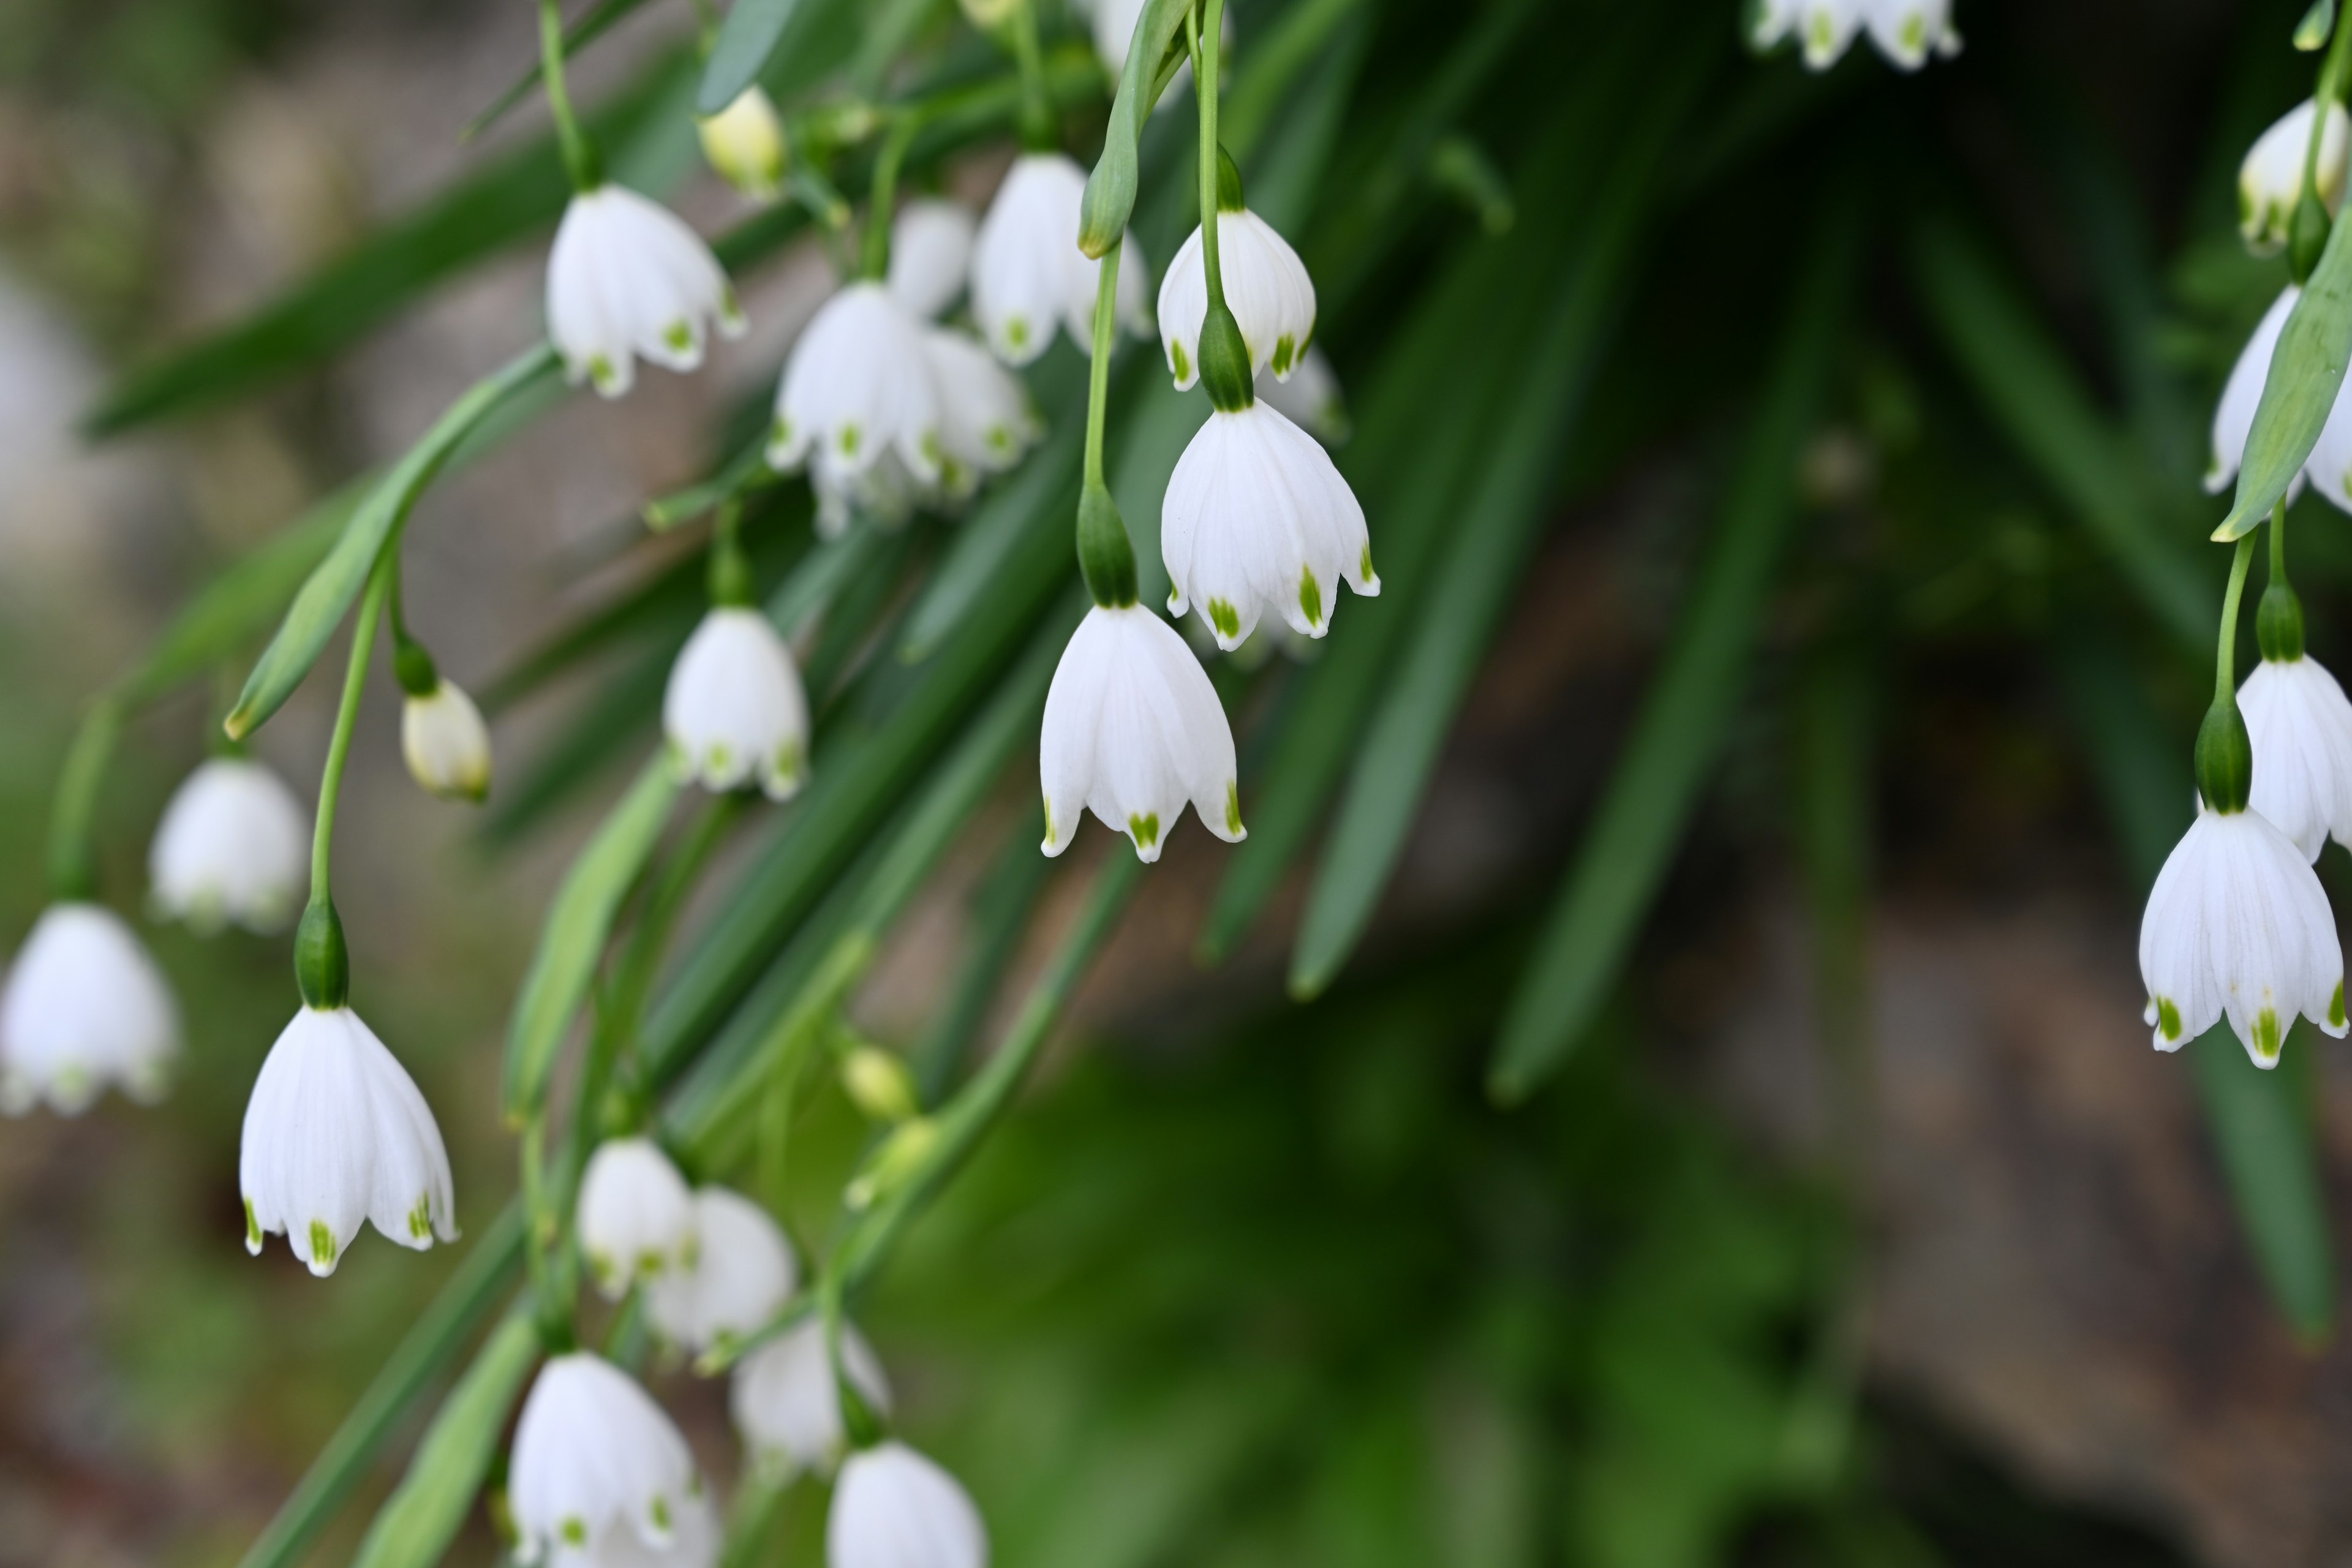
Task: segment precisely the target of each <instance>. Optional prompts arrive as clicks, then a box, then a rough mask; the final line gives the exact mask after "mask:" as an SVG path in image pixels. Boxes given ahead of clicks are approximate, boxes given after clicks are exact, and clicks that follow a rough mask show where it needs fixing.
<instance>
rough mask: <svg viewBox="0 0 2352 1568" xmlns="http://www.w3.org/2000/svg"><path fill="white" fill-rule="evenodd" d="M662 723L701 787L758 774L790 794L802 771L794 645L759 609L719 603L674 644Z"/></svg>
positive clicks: (801, 712)
mask: <svg viewBox="0 0 2352 1568" xmlns="http://www.w3.org/2000/svg"><path fill="white" fill-rule="evenodd" d="M662 729H663V731H665V732H666V733H667V735H668V737H669V745H670V752H671V754H672V756H673V757H674V758H675V759H676V761H677V765H678V767H679V769H680V770H681V771H682V772H683V773H685V775H686V776H687V777H688V778H691V779H696V780H698V781H700V783H701V784H702V786H703V787H704V788H705V789H711V790H719V791H726V790H731V789H740V788H742V787H743V786H745V785H747V784H751V783H752V782H753V781H754V780H757V781H758V783H759V785H760V787H761V789H762V790H764V791H765V792H766V793H767V795H768V797H769V798H770V799H771V800H785V799H789V798H790V797H791V796H792V795H794V794H795V793H797V792H798V791H799V789H800V787H801V784H802V783H803V781H804V780H805V779H806V778H807V776H808V729H809V717H808V697H807V695H806V694H805V693H804V692H803V690H802V689H801V673H800V669H799V667H798V666H796V665H794V664H793V650H792V649H791V648H789V647H785V646H784V639H783V638H782V637H779V636H777V635H776V628H775V626H773V625H772V624H771V623H770V621H769V620H768V617H767V616H763V615H761V613H760V612H759V611H757V610H754V609H751V608H748V607H746V606H743V605H713V606H712V607H711V609H710V610H709V612H708V613H707V614H705V615H704V616H703V617H702V624H701V625H700V626H697V627H695V628H694V635H693V636H692V637H688V639H687V641H686V647H683V648H681V649H680V650H678V656H677V663H676V664H674V665H672V666H671V667H670V672H669V686H668V689H667V690H666V691H664V692H663V694H662Z"/></svg>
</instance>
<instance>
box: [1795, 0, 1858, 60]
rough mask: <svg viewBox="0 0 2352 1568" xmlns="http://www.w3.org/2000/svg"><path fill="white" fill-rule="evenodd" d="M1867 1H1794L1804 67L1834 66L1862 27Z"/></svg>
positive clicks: (1798, 38)
mask: <svg viewBox="0 0 2352 1568" xmlns="http://www.w3.org/2000/svg"><path fill="white" fill-rule="evenodd" d="M1865 4H1867V0H1798V5H1797V43H1798V46H1799V47H1801V49H1802V50H1803V51H1804V56H1805V64H1806V65H1807V66H1808V67H1810V68H1811V69H1814V70H1827V69H1829V68H1830V67H1832V66H1833V65H1835V64H1837V62H1838V60H1839V58H1841V57H1843V55H1844V53H1845V51H1846V46H1847V45H1849V44H1851V43H1853V36H1854V34H1855V33H1856V32H1858V31H1860V30H1861V27H1862V13H1863V8H1864V5H1865Z"/></svg>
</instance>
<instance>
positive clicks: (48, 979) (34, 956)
mask: <svg viewBox="0 0 2352 1568" xmlns="http://www.w3.org/2000/svg"><path fill="white" fill-rule="evenodd" d="M179 1051H180V1013H179V1009H178V1007H176V1006H175V1005H173V1001H172V991H171V987H170V986H169V985H167V984H164V981H163V971H162V970H160V969H158V968H156V967H155V961H154V960H153V959H152V958H151V957H149V956H148V954H147V950H146V949H145V948H144V947H142V946H141V945H140V942H139V939H138V937H136V936H134V935H133V934H131V927H130V926H129V925H128V924H126V923H125V922H124V921H123V919H122V917H121V916H120V915H118V914H116V913H115V912H114V911H113V910H110V909H107V908H105V907H104V906H103V905H100V904H93V903H85V902H81V901H79V900H68V901H67V902H63V903H56V904H51V905H50V906H49V907H48V908H47V909H46V910H42V911H41V918H40V919H39V920H38V921H35V922H34V924H33V930H32V932H31V934H30V935H28V936H26V938H25V945H24V946H23V947H22V948H20V949H18V950H17V952H16V967H15V968H14V969H12V970H10V971H9V973H8V988H7V992H6V994H5V996H0V1110H5V1111H6V1112H7V1113H8V1114H9V1115H11V1116H17V1115H22V1114H23V1113H24V1112H25V1111H27V1110H31V1109H32V1108H33V1107H34V1106H35V1105H37V1104H38V1103H39V1102H41V1101H43V1100H47V1102H48V1104H49V1106H50V1108H51V1109H52V1110H57V1111H59V1112H61V1113H62V1114H64V1115H67V1116H78V1115H79V1114H80V1113H81V1112H82V1111H84V1110H88V1109H89V1106H90V1103H91V1102H92V1101H93V1100H97V1099H98V1097H99V1095H100V1093H102V1092H103V1091H104V1090H105V1089H106V1086H107V1085H109V1084H112V1085H114V1086H115V1087H117V1088H118V1089H121V1090H122V1092H123V1093H125V1094H127V1095H129V1096H130V1097H131V1099H133V1100H139V1101H142V1103H146V1102H152V1101H154V1100H160V1099H161V1098H163V1090H164V1089H165V1088H166V1087H167V1086H168V1084H169V1083H170V1081H171V1067H172V1059H173V1058H174V1057H176V1056H177V1055H179Z"/></svg>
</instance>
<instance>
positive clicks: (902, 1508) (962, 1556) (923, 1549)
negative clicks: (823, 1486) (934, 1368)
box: [824, 1441, 988, 1568]
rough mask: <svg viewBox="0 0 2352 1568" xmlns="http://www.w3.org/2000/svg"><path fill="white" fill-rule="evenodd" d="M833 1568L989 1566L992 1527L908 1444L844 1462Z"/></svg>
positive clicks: (836, 1496) (827, 1556)
mask: <svg viewBox="0 0 2352 1568" xmlns="http://www.w3.org/2000/svg"><path fill="white" fill-rule="evenodd" d="M824 1560H825V1564H826V1568H988V1529H987V1527H986V1526H985V1525H984V1524H982V1522H981V1518H980V1510H979V1509H978V1508H976V1507H974V1506H973V1504H972V1500H971V1494H969V1493H967V1492H966V1491H965V1490H964V1489H963V1487H962V1486H961V1484H960V1483H959V1482H958V1481H957V1480H956V1479H955V1478H954V1477H953V1476H951V1475H950V1474H948V1473H947V1471H945V1470H943V1469H941V1468H940V1467H939V1466H937V1465H935V1464H933V1463H932V1462H931V1461H930V1460H929V1459H927V1458H924V1457H923V1456H922V1455H920V1454H918V1453H917V1452H915V1450H914V1449H912V1448H909V1447H907V1445H905V1444H904V1443H899V1442H895V1441H893V1442H886V1443H878V1444H877V1445H876V1446H874V1447H871V1448H864V1449H860V1450H859V1451H858V1452H856V1453H855V1454H852V1455H850V1456H849V1458H847V1459H845V1460H844V1461H843V1462H842V1466H841V1477H840V1479H838V1480H836V1481H835V1482H834V1487H833V1510H832V1512H831V1513H830V1514H828V1515H827V1516H826V1518H825V1522H824Z"/></svg>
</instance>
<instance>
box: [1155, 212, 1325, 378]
mask: <svg viewBox="0 0 2352 1568" xmlns="http://www.w3.org/2000/svg"><path fill="white" fill-rule="evenodd" d="M1217 258H1218V262H1219V266H1220V268H1221V270H1222V272H1223V279H1224V285H1225V303H1226V305H1227V306H1228V307H1230V308H1231V309H1232V310H1233V312H1234V321H1235V322H1236V323H1237V324H1238V325H1239V326H1240V327H1241V330H1242V342H1244V344H1246V345H1248V348H1249V356H1250V374H1253V375H1255V374H1258V373H1260V372H1262V371H1266V370H1271V371H1273V372H1274V374H1275V375H1276V378H1277V379H1280V380H1287V379H1288V378H1289V376H1290V373H1291V372H1292V371H1293V370H1295V369H1297V365H1298V360H1299V356H1300V355H1302V354H1303V353H1306V352H1307V343H1308V342H1310V341H1312V339H1313V338H1314V336H1315V284H1314V282H1313V280H1312V279H1309V278H1308V277H1307V267H1306V264H1305V263H1303V262H1301V261H1300V260H1299V259H1298V253H1297V251H1295V250H1293V249H1291V248H1290V242H1289V241H1287V240H1286V239H1284V238H1283V237H1282V236H1281V235H1279V234H1276V232H1275V230H1274V226H1273V225H1272V224H1269V223H1267V222H1266V221H1265V219H1264V218H1262V217H1260V216H1257V215H1256V214H1255V213H1254V212H1251V211H1249V210H1248V209H1247V208H1246V207H1244V208H1241V209H1239V210H1235V211H1220V212H1219V213H1218V214H1217ZM1208 310H1209V279H1208V271H1207V267H1206V263H1205V260H1204V258H1202V254H1201V231H1200V229H1199V228H1198V227H1195V228H1194V229H1193V230H1192V234H1191V235H1190V236H1188V237H1186V239H1185V241H1184V243H1183V245H1182V247H1180V248H1179V249H1178V250H1177V252H1176V259H1175V260H1173V261H1171V262H1170V263H1169V264H1168V275H1167V276H1166V277H1165V278H1162V279H1160V345H1161V347H1162V348H1163V349H1165V350H1166V352H1167V355H1168V369H1169V372H1170V374H1173V375H1174V376H1175V378H1176V385H1177V387H1178V389H1179V390H1180V391H1181V389H1183V388H1185V387H1188V386H1190V385H1192V384H1193V383H1194V382H1195V381H1198V380H1199V379H1200V376H1201V321H1202V318H1203V317H1204V316H1206V315H1207V314H1208Z"/></svg>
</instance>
